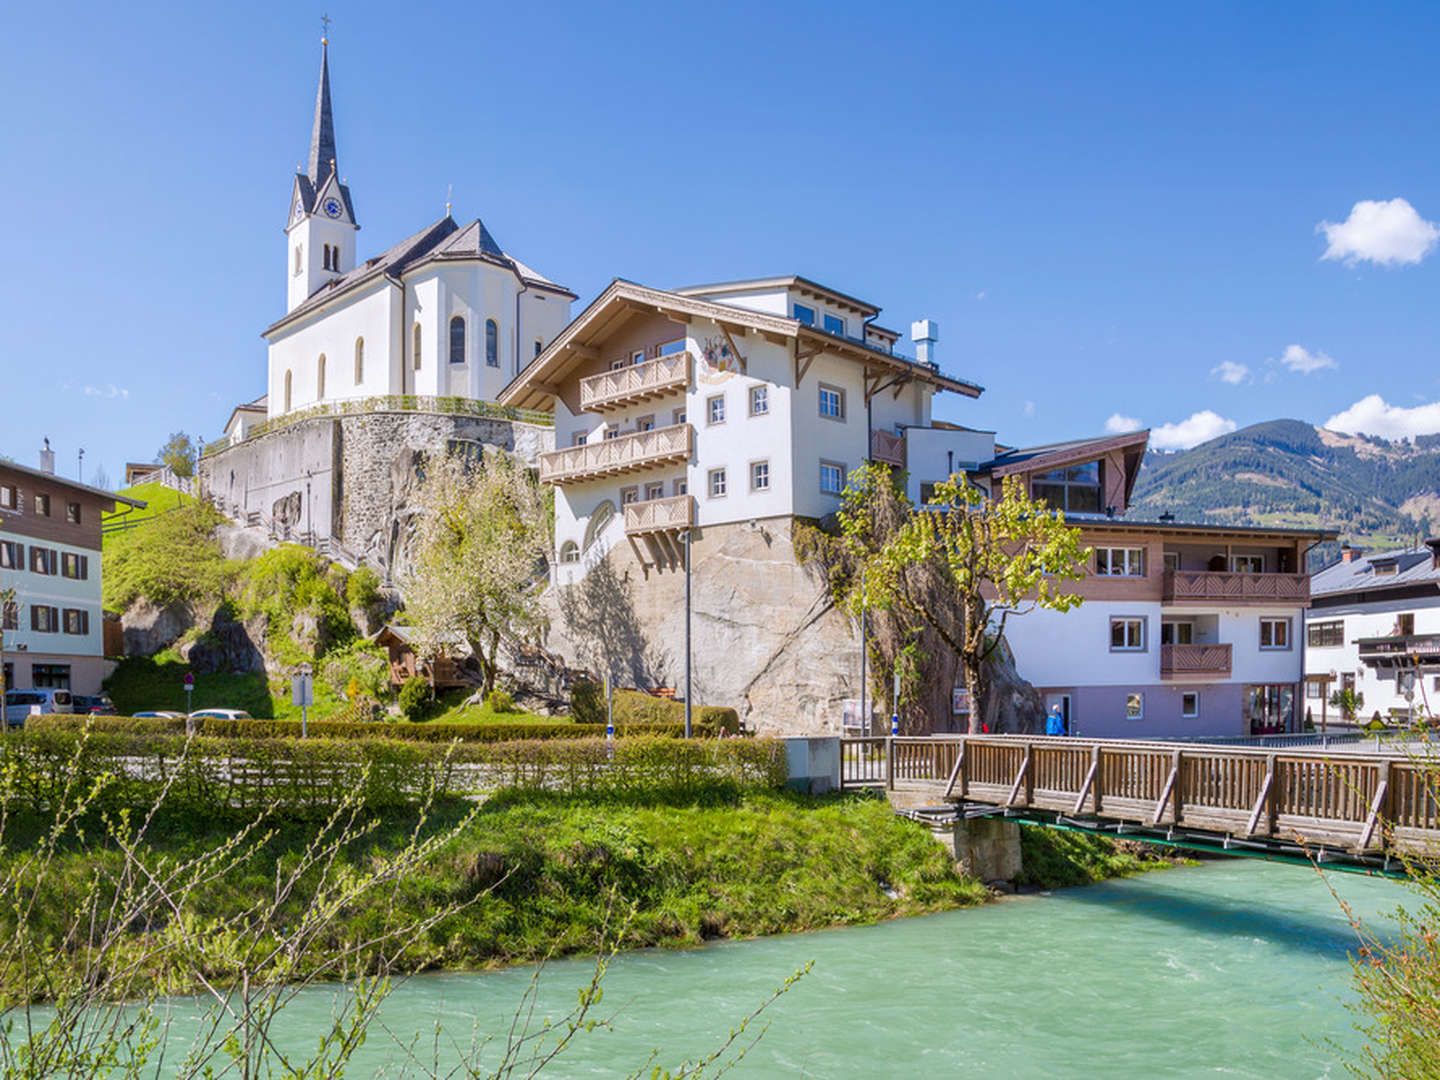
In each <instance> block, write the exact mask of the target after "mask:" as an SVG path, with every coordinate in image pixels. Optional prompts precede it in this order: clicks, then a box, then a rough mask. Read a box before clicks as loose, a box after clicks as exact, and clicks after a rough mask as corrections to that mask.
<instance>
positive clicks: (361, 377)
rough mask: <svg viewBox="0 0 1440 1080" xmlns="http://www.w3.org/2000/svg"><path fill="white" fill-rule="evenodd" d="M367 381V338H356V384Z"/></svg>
mask: <svg viewBox="0 0 1440 1080" xmlns="http://www.w3.org/2000/svg"><path fill="white" fill-rule="evenodd" d="M364 381H365V339H364V338H363V337H357V338H356V339H355V385H356V386H359V385H360V384H361V383H362V382H364Z"/></svg>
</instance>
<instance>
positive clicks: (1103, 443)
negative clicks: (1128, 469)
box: [990, 429, 1150, 486]
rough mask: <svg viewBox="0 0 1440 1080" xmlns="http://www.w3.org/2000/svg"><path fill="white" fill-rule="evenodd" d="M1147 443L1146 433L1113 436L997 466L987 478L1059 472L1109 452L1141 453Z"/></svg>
mask: <svg viewBox="0 0 1440 1080" xmlns="http://www.w3.org/2000/svg"><path fill="white" fill-rule="evenodd" d="M1149 441H1150V431H1149V429H1146V430H1145V431H1136V432H1129V433H1127V434H1124V435H1115V436H1112V437H1110V438H1108V439H1095V440H1093V441H1091V442H1087V443H1083V444H1080V445H1077V446H1067V447H1064V448H1062V449H1060V450H1055V451H1053V452H1051V453H1048V454H1036V455H1035V456H1034V457H1029V458H1024V459H1023V460H1021V461H1016V462H1014V463H1013V464H1009V465H997V466H995V467H994V468H992V469H991V470H990V474H991V475H992V476H996V477H1005V476H1012V475H1014V474H1017V473H1032V472H1046V471H1048V470H1050V469H1059V468H1063V467H1065V466H1066V465H1078V464H1079V463H1081V462H1084V461H1093V460H1095V459H1096V458H1097V457H1102V456H1104V455H1105V454H1108V453H1110V452H1111V451H1113V450H1124V449H1127V448H1129V447H1139V448H1141V449H1142V450H1143V448H1144V446H1145V444H1146V443H1148V442H1149ZM1135 471H1136V472H1137V473H1138V471H1139V463H1138V461H1137V463H1136V469H1135ZM1130 483H1131V484H1132V486H1133V483H1134V481H1133V479H1131V480H1130Z"/></svg>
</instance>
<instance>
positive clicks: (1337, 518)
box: [1130, 420, 1440, 548]
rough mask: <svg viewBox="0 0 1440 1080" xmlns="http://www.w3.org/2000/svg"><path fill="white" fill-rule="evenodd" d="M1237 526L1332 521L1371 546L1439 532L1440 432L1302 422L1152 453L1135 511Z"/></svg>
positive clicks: (1255, 427)
mask: <svg viewBox="0 0 1440 1080" xmlns="http://www.w3.org/2000/svg"><path fill="white" fill-rule="evenodd" d="M1167 511H1168V512H1170V513H1173V514H1174V515H1175V516H1176V518H1177V519H1178V520H1180V521H1191V522H1207V523H1214V524H1227V525H1229V524H1234V525H1241V524H1244V525H1304V526H1328V527H1331V528H1335V529H1337V530H1339V532H1340V538H1341V539H1342V540H1348V541H1351V542H1352V543H1358V544H1363V545H1364V546H1366V547H1372V548H1373V547H1393V546H1396V545H1400V544H1408V543H1411V542H1413V540H1414V538H1415V536H1416V535H1417V534H1420V533H1424V534H1426V535H1434V534H1435V533H1436V532H1437V531H1440V436H1435V435H1429V436H1423V437H1421V438H1419V439H1417V440H1416V442H1415V444H1414V445H1411V444H1409V443H1391V442H1386V441H1385V440H1383V439H1376V438H1370V437H1367V436H1354V435H1342V434H1340V433H1339V432H1335V431H1328V430H1326V429H1324V428H1317V427H1313V426H1311V425H1310V424H1306V423H1303V422H1301V421H1299V420H1272V421H1269V422H1267V423H1263V424H1255V425H1253V426H1251V427H1248V428H1244V429H1242V430H1240V431H1236V432H1232V433H1231V434H1229V435H1222V436H1220V438H1218V439H1211V440H1210V441H1209V442H1206V443H1201V444H1200V445H1199V446H1196V447H1194V448H1193V449H1190V450H1181V451H1174V452H1170V453H1164V452H1151V453H1149V454H1147V455H1146V457H1145V464H1144V466H1143V468H1142V469H1141V472H1140V479H1139V480H1138V482H1137V483H1136V485H1135V495H1134V499H1133V500H1132V502H1131V510H1130V513H1131V515H1132V516H1134V517H1143V518H1147V519H1153V518H1155V517H1158V516H1159V515H1160V514H1163V513H1165V512H1167Z"/></svg>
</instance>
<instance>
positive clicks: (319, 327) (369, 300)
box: [269, 281, 399, 416]
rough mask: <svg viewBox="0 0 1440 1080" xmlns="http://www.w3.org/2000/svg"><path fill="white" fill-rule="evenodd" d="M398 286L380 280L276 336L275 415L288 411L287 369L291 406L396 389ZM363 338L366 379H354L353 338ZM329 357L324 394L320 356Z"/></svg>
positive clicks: (272, 410)
mask: <svg viewBox="0 0 1440 1080" xmlns="http://www.w3.org/2000/svg"><path fill="white" fill-rule="evenodd" d="M393 291H394V289H393V288H392V287H391V286H390V285H388V284H387V283H386V282H384V281H380V282H377V283H376V284H375V285H374V286H372V287H371V288H369V289H367V290H366V291H364V292H363V293H361V294H360V295H358V296H355V297H352V298H348V299H347V302H346V303H345V304H344V305H342V306H338V307H336V308H335V309H333V310H327V311H325V312H323V313H319V314H316V315H315V316H314V317H313V318H311V319H310V320H308V321H306V322H304V323H302V324H301V325H300V326H298V327H296V328H295V329H293V330H287V331H284V332H282V333H281V334H280V335H279V336H277V337H276V338H275V339H274V340H273V341H272V343H271V345H270V382H269V394H270V401H269V409H270V415H271V416H278V415H280V414H281V413H283V412H285V411H286V409H285V372H286V371H289V372H291V374H292V378H291V404H290V410H291V411H294V410H296V409H306V408H310V407H311V406H313V405H316V404H319V403H321V402H322V400H323V401H326V402H329V401H343V400H346V399H350V398H360V397H375V396H379V395H383V394H393V393H398V392H399V391H398V389H396V388H394V387H393V385H392V383H391V364H390V356H389V353H390V342H391V340H392V339H393V336H394V335H393V334H392V332H391V319H392V317H393V316H392V303H391V298H390V297H389V296H387V295H386V294H387V293H390V292H393ZM359 338H363V339H364V341H365V362H364V366H363V371H362V379H361V381H360V382H359V383H358V384H357V383H356V381H355V342H356V340H357V339H359ZM322 355H323V356H324V357H325V396H324V398H323V399H321V398H320V397H319V395H318V393H317V391H318V388H319V387H318V383H319V360H320V357H321V356H322Z"/></svg>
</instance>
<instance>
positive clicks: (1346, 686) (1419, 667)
mask: <svg viewBox="0 0 1440 1080" xmlns="http://www.w3.org/2000/svg"><path fill="white" fill-rule="evenodd" d="M1314 591H1315V597H1314V603H1313V605H1312V606H1311V608H1310V611H1309V612H1308V614H1307V616H1306V654H1305V676H1306V686H1305V693H1306V707H1307V708H1308V709H1309V710H1310V711H1311V713H1312V714H1313V715H1314V716H1315V717H1316V718H1317V721H1318V718H1319V717H1320V716H1321V714H1322V713H1325V714H1327V715H1328V716H1330V717H1335V716H1336V711H1335V709H1334V708H1331V707H1329V704H1328V699H1329V696H1330V695H1331V694H1333V693H1334V692H1335V691H1337V690H1353V691H1355V692H1356V693H1358V694H1360V695H1363V697H1364V704H1363V706H1362V707H1361V708H1360V709H1359V710H1358V715H1357V716H1356V717H1354V718H1353V719H1356V720H1359V721H1360V722H1365V721H1367V720H1370V719H1373V718H1374V717H1375V716H1376V715H1377V714H1378V715H1379V717H1380V718H1381V720H1382V721H1385V722H1392V721H1404V720H1408V719H1410V718H1412V717H1418V716H1422V715H1425V714H1427V713H1428V714H1429V715H1432V716H1433V715H1436V714H1440V539H1432V540H1428V541H1426V543H1425V544H1424V545H1421V546H1420V547H1418V548H1411V549H1408V550H1400V551H1386V552H1377V553H1373V554H1370V555H1365V554H1362V553H1361V552H1359V551H1356V550H1355V549H1353V548H1346V549H1344V550H1343V551H1342V555H1341V559H1340V561H1339V562H1337V563H1334V564H1332V565H1331V566H1328V567H1326V568H1325V569H1324V570H1322V571H1320V572H1319V573H1318V574H1316V575H1315V580H1314Z"/></svg>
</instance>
